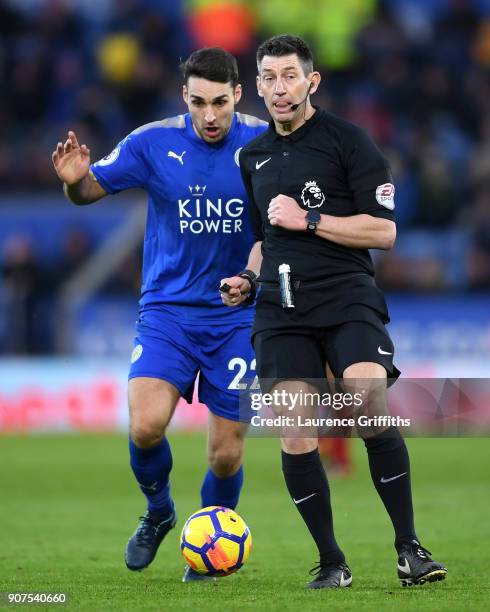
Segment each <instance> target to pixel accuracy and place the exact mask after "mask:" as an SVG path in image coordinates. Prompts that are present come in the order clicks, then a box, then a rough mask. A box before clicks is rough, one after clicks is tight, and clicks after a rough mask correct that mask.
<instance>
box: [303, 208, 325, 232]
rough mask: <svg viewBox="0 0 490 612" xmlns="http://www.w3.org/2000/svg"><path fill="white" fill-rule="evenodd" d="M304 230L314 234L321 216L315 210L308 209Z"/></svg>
mask: <svg viewBox="0 0 490 612" xmlns="http://www.w3.org/2000/svg"><path fill="white" fill-rule="evenodd" d="M305 218H306V231H307V232H308V234H314V233H315V232H316V228H317V225H318V224H319V223H320V221H321V219H322V216H321V214H320V213H319V212H318V211H316V210H309V211H308V212H307V213H306V217H305Z"/></svg>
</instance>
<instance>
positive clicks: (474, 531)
mask: <svg viewBox="0 0 490 612" xmlns="http://www.w3.org/2000/svg"><path fill="white" fill-rule="evenodd" d="M171 442H172V447H173V452H174V471H173V476H172V488H173V494H174V497H175V500H176V503H177V510H178V513H179V523H178V527H177V528H176V529H175V530H174V531H173V532H171V534H170V535H169V536H168V538H167V539H166V540H165V542H164V544H163V545H162V547H161V548H160V551H159V554H158V556H157V558H156V560H155V561H154V563H153V564H152V565H151V567H150V568H148V569H147V570H145V571H144V572H141V573H131V572H129V571H128V570H127V569H126V567H125V565H124V559H123V554H124V547H125V544H126V541H127V539H128V537H129V535H130V534H131V533H132V532H133V530H134V528H135V525H136V522H137V517H138V515H140V514H142V512H143V511H144V503H143V498H142V496H141V494H140V493H139V491H138V490H137V489H136V486H135V484H134V481H133V478H132V474H131V472H130V469H129V466H128V457H127V443H126V438H125V436H123V435H104V436H103V435H90V436H88V435H87V436H78V435H72V436H39V437H5V436H4V437H0V499H1V502H0V520H1V522H0V533H1V537H0V591H11V592H13V591H15V592H61V591H63V592H67V593H68V594H69V597H70V600H69V603H68V604H67V605H66V607H65V609H72V610H104V611H105V610H125V611H126V610H216V609H224V610H299V611H301V612H304V611H306V610H312V611H313V610H315V611H317V610H319V609H321V608H323V609H327V610H329V611H332V610H343V611H345V610H403V611H405V610H417V611H420V610H435V611H437V612H439V611H440V610H448V611H449V610H451V611H457V610H463V609H465V610H471V611H474V610H488V609H489V608H488V606H489V601H490V590H489V569H490V519H489V517H490V514H489V508H490V467H489V465H490V461H489V459H490V440H488V439H440V440H432V439H419V440H409V441H408V445H409V448H410V450H411V459H412V479H413V488H414V501H415V512H416V524H417V530H418V533H419V537H420V538H421V540H422V543H423V544H424V545H425V546H427V547H428V548H429V549H430V550H432V551H433V553H434V557H435V558H436V559H438V560H441V561H444V562H445V563H446V565H447V567H448V570H449V571H448V576H447V579H446V581H445V582H438V583H434V584H430V585H429V584H426V585H423V586H420V587H411V588H404V589H402V588H401V587H400V586H399V584H398V579H397V577H396V556H395V554H394V549H393V546H392V541H393V534H392V529H391V526H390V524H389V522H388V518H387V515H386V513H385V511H384V509H383V507H382V505H381V502H380V500H379V499H378V497H377V495H376V492H375V490H374V487H373V486H372V484H371V481H370V478H369V474H368V470H367V461H366V457H365V452H364V447H363V445H362V442H360V441H359V440H355V441H354V442H353V446H354V455H355V464H356V468H355V473H354V475H353V477H352V478H350V479H347V480H332V481H331V489H332V499H333V506H334V516H335V524H336V532H337V537H338V540H339V542H340V543H341V545H342V547H343V548H344V551H345V553H346V556H347V560H348V562H349V564H350V566H351V568H352V571H353V576H354V583H353V587H352V588H351V589H342V590H339V591H331V590H329V591H308V590H306V589H304V584H305V583H306V581H307V579H308V570H309V568H310V567H311V566H313V565H314V563H315V562H316V553H315V549H314V546H313V544H312V542H311V539H310V537H309V536H308V535H307V532H306V528H305V527H304V526H303V524H302V522H301V520H300V517H299V514H298V513H297V511H296V509H295V508H294V507H293V505H292V503H291V501H290V500H289V498H288V496H287V494H286V490H285V486H284V483H283V480H282V475H281V472H280V455H279V450H278V446H279V442H278V440H275V439H265V438H262V439H257V438H255V439H250V440H248V442H247V450H246V463H245V469H246V475H245V486H244V489H243V494H242V499H241V503H240V506H239V508H238V511H239V512H240V514H241V515H242V516H243V517H244V518H245V520H246V522H247V523H248V524H249V526H250V528H251V531H252V535H253V549H252V554H251V557H250V560H249V562H248V564H247V565H246V566H245V567H244V568H243V569H242V570H241V571H240V572H238V573H237V574H235V575H233V576H230V577H228V578H223V579H221V580H219V581H217V582H216V583H215V584H205V585H202V584H182V583H181V582H180V580H181V576H182V570H183V566H184V563H183V559H182V558H181V556H180V552H179V547H178V540H179V535H180V529H181V528H182V525H183V522H184V519H185V518H186V517H187V516H188V515H189V514H191V513H192V512H193V511H195V510H197V509H198V508H199V488H200V483H201V479H202V476H203V474H204V471H205V467H206V462H205V439H204V436H203V435H202V434H192V435H191V434H189V435H185V434H182V433H180V434H174V435H171ZM16 607H20V606H16ZM55 607H58V608H63V607H62V606H50V607H49V608H48V607H46V606H41V605H37V606H36V609H55Z"/></svg>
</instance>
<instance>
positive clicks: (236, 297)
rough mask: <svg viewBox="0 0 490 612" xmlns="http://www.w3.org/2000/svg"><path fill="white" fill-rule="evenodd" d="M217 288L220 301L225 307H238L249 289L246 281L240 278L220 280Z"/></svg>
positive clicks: (245, 297) (233, 277)
mask: <svg viewBox="0 0 490 612" xmlns="http://www.w3.org/2000/svg"><path fill="white" fill-rule="evenodd" d="M219 286H220V295H221V299H222V301H223V304H225V305H226V306H239V305H240V304H241V303H242V302H244V301H245V300H246V299H247V296H248V294H249V293H250V289H251V287H250V283H249V282H248V280H247V279H246V278H242V277H241V276H232V277H231V278H222V279H221V282H220V284H219Z"/></svg>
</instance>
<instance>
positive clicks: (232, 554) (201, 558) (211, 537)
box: [180, 506, 252, 576]
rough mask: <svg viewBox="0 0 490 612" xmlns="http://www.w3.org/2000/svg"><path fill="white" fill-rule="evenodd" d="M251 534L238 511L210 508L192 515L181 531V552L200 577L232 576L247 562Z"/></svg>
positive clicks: (216, 507) (219, 507)
mask: <svg viewBox="0 0 490 612" xmlns="http://www.w3.org/2000/svg"><path fill="white" fill-rule="evenodd" d="M251 548H252V535H251V533H250V529H249V528H248V527H247V525H246V524H245V521H244V520H243V519H242V518H241V517H240V516H238V514H237V513H236V512H234V511H233V510H230V509H229V508H224V507H223V506H209V507H207V508H202V510H198V511H197V512H195V513H194V514H193V515H192V516H190V517H189V518H188V519H187V521H186V523H185V525H184V528H183V529H182V534H181V536H180V549H181V551H182V554H183V555H184V559H185V560H186V561H187V563H188V564H189V565H190V566H191V567H192V569H193V570H194V571H196V572H198V573H199V574H205V575H207V576H229V575H230V574H233V572H236V571H237V570H239V569H240V568H241V567H242V565H243V564H244V563H245V562H246V560H247V559H248V556H249V554H250V549H251Z"/></svg>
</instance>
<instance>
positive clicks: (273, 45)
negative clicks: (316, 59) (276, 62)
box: [257, 34, 313, 74]
mask: <svg viewBox="0 0 490 612" xmlns="http://www.w3.org/2000/svg"><path fill="white" fill-rule="evenodd" d="M293 54H295V55H297V56H298V59H299V61H300V63H301V65H302V67H303V72H304V73H305V74H310V72H313V54H312V52H311V49H310V47H309V46H308V43H307V42H305V41H304V40H303V39H302V38H300V37H299V36H293V35H292V34H279V35H278V36H273V37H272V38H269V39H268V40H266V41H265V42H263V43H262V44H261V45H260V47H259V48H258V49H257V69H258V71H259V72H260V65H261V63H262V60H263V59H264V56H266V55H270V56H272V57H282V56H283V55H293Z"/></svg>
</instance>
